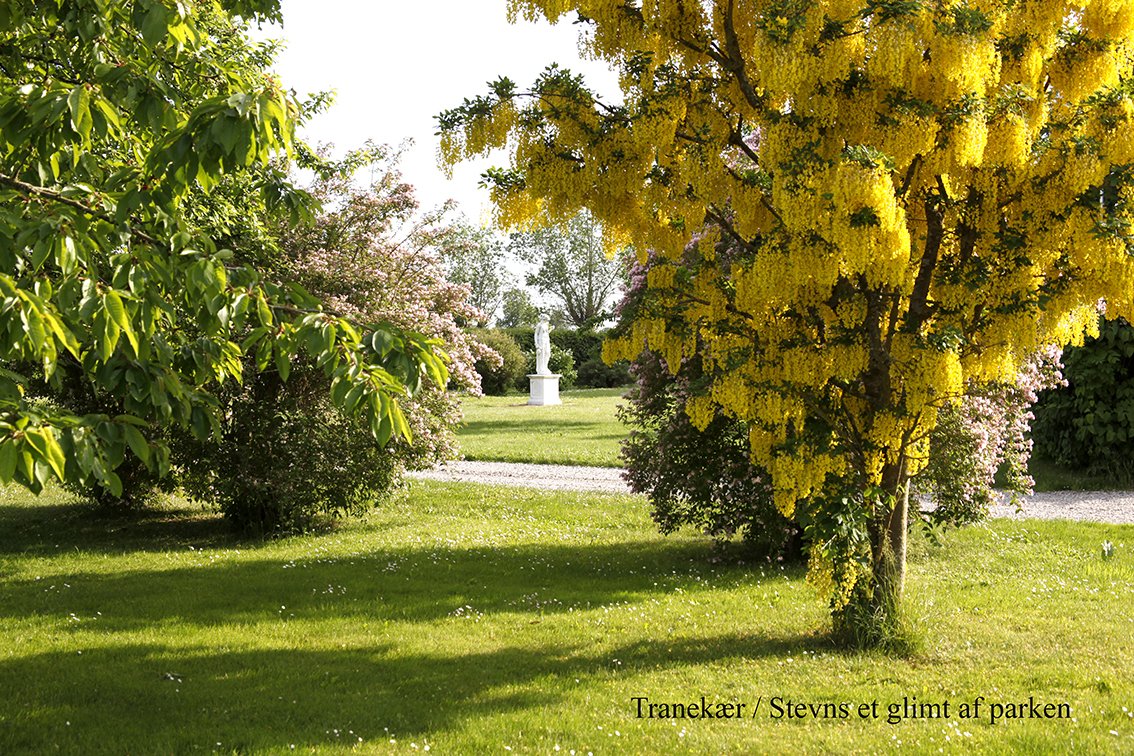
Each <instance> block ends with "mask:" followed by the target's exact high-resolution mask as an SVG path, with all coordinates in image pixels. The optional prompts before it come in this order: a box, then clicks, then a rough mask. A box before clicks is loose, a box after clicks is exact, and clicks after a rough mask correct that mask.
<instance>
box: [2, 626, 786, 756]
mask: <svg viewBox="0 0 1134 756" xmlns="http://www.w3.org/2000/svg"><path fill="white" fill-rule="evenodd" d="M801 647H803V648H806V647H807V644H806V643H802V644H801V642H800V641H799V639H796V638H758V637H749V636H745V635H740V634H727V635H717V636H713V637H708V638H703V639H680V640H675V641H668V642H664V643H651V642H646V641H635V642H632V643H627V644H624V645H622V646H617V647H615V648H614V649H613V650H609V649H608V650H606V651H602V652H595V651H593V650H587V649H582V648H580V647H577V646H573V647H564V646H554V647H545V648H503V649H498V650H492V651H484V652H476V651H474V652H470V653H465V654H438V655H423V654H412V653H411V654H406V653H400V652H398V650H397V649H395V648H392V647H390V646H389V645H382V644H376V645H374V646H371V647H368V648H362V649H357V648H354V649H344V650H310V649H303V650H295V649H279V650H233V649H226V648H216V649H213V648H204V647H195V648H175V647H170V646H165V645H161V644H142V645H121V646H104V647H98V648H88V649H86V650H85V651H84V652H83V653H82V655H78V654H75V653H73V652H72V653H60V652H48V653H41V654H35V655H31V656H25V657H18V658H15V659H7V660H4V661H0V681H3V682H4V683H5V684H4V685H2V686H0V711H2V712H4V714H2V715H0V751H4V752H6V753H14V752H25V751H27V752H36V751H43V750H56V749H61V750H63V751H76V752H77V751H80V750H81V751H82V752H87V753H90V752H97V751H99V750H102V751H105V752H118V753H121V752H132V751H138V750H143V751H145V752H152V753H157V752H162V753H172V752H183V751H188V750H196V749H205V750H215V749H218V748H219V749H220V750H223V751H226V752H240V751H249V750H263V749H271V750H287V749H289V748H290V746H292V745H295V746H296V748H297V749H305V748H309V747H314V746H335V745H344V746H346V745H349V744H351V743H356V744H357V743H358V740H359V738H361V739H362V740H363V742H364V743H368V744H370V745H371V746H373V745H376V744H377V743H384V742H386V741H388V740H389V738H390V737H391V736H394V737H396V738H398V739H399V741H400V742H405V740H408V739H409V738H411V737H417V738H419V739H420V737H421V736H432V737H436V736H437V735H438V734H439V733H444V732H445V731H451V730H458V729H459V728H460V726H461V723H462V721H463V720H466V719H470V718H483V717H491V716H495V715H502V714H503V715H507V714H510V713H513V712H519V713H524V712H531V713H532V714H534V715H535V716H536V717H538V718H539V721H543V722H548V723H553V722H554V716H555V715H554V707H557V706H560V705H564V703H565V699H566V698H567V696H569V695H570V693H569V691H572V690H585V689H587V688H591V689H592V690H593V688H594V687H595V686H596V685H605V684H608V683H612V684H613V685H615V686H620V687H621V685H620V683H619V682H618V681H617V679H616V677H617V676H624V677H628V678H630V679H631V680H633V678H634V676H635V675H636V674H637V673H648V674H653V673H655V672H657V671H659V670H671V669H680V668H682V667H688V666H699V665H715V664H720V663H722V662H737V661H741V660H744V659H754V658H760V657H766V656H783V655H785V654H787V653H789V652H798V651H799V650H800V648H801ZM612 658H616V659H618V660H619V661H620V662H621V664H620V665H618V666H617V667H614V668H612V665H611V660H612ZM576 680H578V681H579V682H578V683H576V682H575V681H576ZM568 683H570V684H568ZM578 685H582V686H583V687H582V688H579V687H577V686H578ZM625 687H626V689H625V690H624V691H623V690H619V695H622V694H623V693H624V694H625V700H624V701H623V700H615V701H610V699H609V698H608V699H607V701H608V705H611V704H613V705H616V706H617V707H618V708H619V709H621V710H622V711H623V712H624V713H625V717H626V718H627V719H630V718H631V717H632V716H633V709H632V708H631V707H632V704H631V702H630V696H633V695H649V693H650V691H640V690H636V689H634V687H635V684H634V682H630V683H629V684H628V685H626V686H625ZM589 695H590V693H588V696H589ZM602 698H603V693H602V692H601V691H600V693H599V695H598V699H599V701H602ZM599 705H602V704H601V703H600V704H599ZM614 716H616V717H617V716H619V713H618V712H617V711H616V712H615V714H614ZM92 729H99V730H101V731H102V732H104V733H106V735H107V736H108V737H110V738H112V739H110V740H108V741H106V742H105V743H103V744H101V745H102V747H101V748H100V743H99V742H98V741H97V740H95V741H91V740H90V737H91V734H90V733H91V730H92Z"/></svg>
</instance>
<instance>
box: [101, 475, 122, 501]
mask: <svg viewBox="0 0 1134 756" xmlns="http://www.w3.org/2000/svg"><path fill="white" fill-rule="evenodd" d="M102 482H103V484H104V485H105V486H106V487H107V488H108V489H109V490H110V493H112V494H114V496H115V497H116V498H119V499H121V498H122V479H121V478H119V477H118V475H117V473H115V472H113V471H111V470H107V471H106V477H105V478H103V481H102Z"/></svg>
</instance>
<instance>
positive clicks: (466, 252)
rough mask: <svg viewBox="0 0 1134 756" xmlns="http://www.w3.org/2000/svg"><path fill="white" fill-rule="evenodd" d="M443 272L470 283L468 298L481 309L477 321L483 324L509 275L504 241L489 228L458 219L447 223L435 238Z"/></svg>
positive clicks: (492, 313)
mask: <svg viewBox="0 0 1134 756" xmlns="http://www.w3.org/2000/svg"><path fill="white" fill-rule="evenodd" d="M437 247H438V250H439V251H440V253H441V260H442V262H443V263H444V266H445V275H446V278H448V279H449V280H450V281H452V282H453V283H455V284H462V285H464V286H467V287H469V299H468V302H469V304H471V305H472V306H473V307H475V308H476V309H477V310H479V311H480V313H481V314H480V316H479V318H478V320H477V322H476V323H473V324H472V325H478V326H485V325H487V324H488V323H489V322H490V321H491V320H492V319H493V318H494V317H496V311H497V310H499V309H500V305H501V303H502V301H503V295H504V287H505V286H507V285H508V283H510V276H509V275H508V270H507V268H506V267H505V264H504V243H503V242H502V241H501V240H500V238H499V237H498V236H497V235H496V234H495V233H494V232H493V231H492V229H490V228H484V227H477V226H474V225H472V224H471V223H469V222H468V221H467V220H464V219H461V220H457V221H455V222H453V223H451V224H449V225H448V226H447V227H446V229H445V233H444V234H443V235H441V236H440V237H439V238H438V239H437Z"/></svg>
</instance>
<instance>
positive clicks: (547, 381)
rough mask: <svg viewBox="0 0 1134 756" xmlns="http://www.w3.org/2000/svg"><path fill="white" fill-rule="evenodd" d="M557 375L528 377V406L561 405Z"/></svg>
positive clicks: (531, 375)
mask: <svg viewBox="0 0 1134 756" xmlns="http://www.w3.org/2000/svg"><path fill="white" fill-rule="evenodd" d="M561 377H562V376H560V375H559V374H558V373H554V374H552V375H535V374H529V375H528V389H529V391H528V404H531V405H535V406H538V407H543V406H545V405H548V404H562V403H563V402H561V401H559V379H560V378H561Z"/></svg>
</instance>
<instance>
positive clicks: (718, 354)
mask: <svg viewBox="0 0 1134 756" xmlns="http://www.w3.org/2000/svg"><path fill="white" fill-rule="evenodd" d="M512 9H513V11H514V12H516V13H517V14H519V15H525V16H532V17H534V16H544V17H546V18H548V19H549V20H552V21H554V20H557V19H558V18H560V17H561V16H563V15H564V13H566V12H568V11H570V10H575V11H578V14H579V16H580V19H581V20H582V21H584V22H585V23H586V29H587V34H586V35H585V37H584V40H583V43H584V45H585V46H587V48H588V49H589V52H591V53H592V54H593V55H594V56H596V57H598V58H602V59H604V60H607V61H610V62H611V63H612V64H613V65H615V66H617V67H618V69H619V72H620V74H621V80H620V81H621V86H622V89H623V93H622V94H623V97H622V103H623V104H621V105H617V104H610V103H604V102H601V101H600V100H599V99H598V98H597V97H596V96H595V95H594V93H592V92H591V91H589V90H588V89H587V88H586V87H585V86H584V85H583V83H582V81H581V80H580V79H579V78H578V77H575V76H572V75H571V74H570V73H569V72H566V71H563V70H560V69H558V68H555V67H551V68H549V69H548V70H547V71H546V72H545V73H544V74H543V75H542V76H541V77H540V78H539V79H538V80H537V81H536V83H535V85H534V87H533V88H532V89H531V90H530V91H527V92H524V91H520V90H518V89H517V88H516V86H515V84H514V83H513V82H511V81H510V80H508V79H500V80H499V81H497V82H495V83H494V84H493V85H492V87H491V91H490V92H489V94H487V95H485V96H482V97H479V98H476V99H473V100H468V101H466V102H465V103H464V105H462V106H461V107H459V108H456V109H454V110H452V111H449V112H447V113H444V114H442V115H441V116H440V118H439V121H440V125H441V128H442V131H443V136H442V150H443V152H444V154H445V155H446V156H447V159H448V160H450V161H456V160H460V159H462V158H464V157H466V156H471V155H475V154H483V153H485V152H487V151H490V150H492V149H496V148H506V149H509V150H510V153H511V166H510V167H509V168H507V169H496V170H493V171H491V172H490V173H489V174H488V180H489V181H490V182H491V183H492V191H493V198H494V200H495V202H496V204H497V207H498V212H499V215H500V219H501V221H503V222H505V223H520V222H524V221H526V220H528V219H530V218H532V217H533V216H537V215H538V214H539V213H546V212H551V213H553V214H554V215H555V216H556V217H558V218H560V219H565V218H568V217H570V216H571V215H572V214H574V213H575V212H576V211H577V210H578V209H579V208H582V207H586V208H588V209H589V210H590V211H591V212H592V213H593V215H594V217H595V219H596V220H597V221H598V222H600V223H601V224H602V226H603V228H604V231H605V233H606V235H607V244H608V246H618V245H620V244H623V243H625V241H626V240H633V242H634V245H635V247H636V248H637V249H639V250H641V251H642V252H641V254H642V255H644V254H645V250H651V249H652V250H653V251H654V253H655V254H656V255H658V257H659V258H660V259H662V260H664V261H666V263H667V264H665V265H657V266H655V267H654V268H653V269H652V270H651V271H650V274H649V278H648V281H647V284H648V287H649V292H648V293H649V294H650V296H647V297H645V298H644V299H643V302H642V303H641V305H639V306H638V307H636V308H635V309H634V310H633V311H632V312H629V313H627V315H628V317H629V318H630V319H631V322H632V325H628V326H627V327H625V328H624V330H623V333H622V337H621V338H620V339H618V340H617V341H616V342H615V343H613V344H611V347H610V349H609V353H608V356H610V357H619V356H624V357H633V356H634V355H636V354H637V353H638V352H639V351H640V350H641V349H642V348H643V346H649V347H650V348H652V349H655V350H656V351H658V352H660V353H661V354H662V355H663V356H664V358H665V360H666V362H667V364H668V366H669V369H670V370H671V371H676V370H678V368H679V366H680V364H681V360H682V359H683V357H685V356H688V355H691V354H693V353H695V352H696V350H697V345H698V343H699V340H703V341H704V342H705V343H706V348H705V350H704V351H703V353H702V354H701V359H702V370H703V372H704V380H703V381H702V382H701V385H700V386H699V387H698V388H699V391H698V395H697V396H694V397H692V398H691V399H690V400H689V402H688V403H687V404H686V410H687V412H688V413H689V415H690V417H691V419H692V420H693V422H694V424H695V425H696V426H697V427H702V428H703V427H706V426H707V425H708V423H710V422H711V421H712V419H713V417H714V416H716V415H717V414H721V413H724V414H726V415H729V416H733V417H737V418H739V419H741V420H743V421H744V422H745V423H746V424H747V426H748V429H749V443H750V448H751V453H752V456H753V459H754V460H755V461H756V462H758V463H759V464H760V465H761V466H762V467H764V468H765V469H767V470H768V471H769V473H770V475H771V481H772V487H773V497H774V500H775V503H776V506H777V507H778V508H779V510H780V511H781V512H782V513H783V514H784V515H785V516H794V515H795V514H796V512H797V511H798V512H800V513H801V514H802V515H805V517H806V521H807V523H808V524H807V528H808V531H809V542H810V544H811V547H810V555H809V564H810V570H809V577H810V579H811V581H812V582H813V583H815V584H816V585H817V586H818V587H820V589H821V591H822V592H823V594H824V595H826V596H828V597H829V598H830V604H831V609H832V611H833V617H834V620H835V626H836V629H837V630H838V631H839V632H840V633H844V634H846V635H847V636H848V637H852V638H853V639H855V640H857V641H858V642H862V643H879V642H882V641H883V640H885V638H886V637H887V633H888V632H889V631H890V630H892V629H893V626H894V622H893V621H894V620H895V618H896V617H897V615H898V609H899V607H900V600H901V594H902V588H903V585H904V577H905V569H904V566H905V544H906V531H907V511H908V492H909V486H908V483H909V480H910V478H911V476H913V475H914V474H916V473H917V472H918V471H919V470H920V469H922V468H923V467H924V466H925V464H926V462H927V459H928V456H927V455H928V445H929V435H930V433H931V432H932V430H933V428H934V426H935V424H936V419H937V413H938V411H939V410H940V409H941V408H942V407H946V406H948V405H951V404H953V403H955V402H956V401H958V399H959V398H960V396H961V395H962V394H963V392H964V389H965V386H966V385H968V384H970V383H974V382H975V383H980V382H987V381H1001V382H1006V383H1010V382H1012V381H1013V380H1014V379H1015V376H1016V374H1017V373H1018V370H1019V367H1020V365H1021V364H1022V363H1023V362H1024V360H1025V359H1026V358H1027V357H1028V356H1029V355H1031V354H1034V353H1036V352H1037V351H1039V350H1041V349H1043V348H1045V347H1047V346H1049V345H1051V346H1060V345H1063V344H1065V343H1068V342H1074V341H1076V340H1079V339H1081V338H1082V337H1083V335H1084V334H1085V333H1086V332H1089V331H1091V330H1093V329H1094V328H1095V323H1096V311H1095V305H1096V303H1097V302H1099V301H1100V300H1102V301H1104V302H1105V304H1106V308H1107V311H1108V313H1109V314H1111V315H1112V316H1117V315H1121V316H1129V314H1130V313H1131V311H1132V310H1134V285H1132V284H1134V264H1132V258H1131V256H1130V237H1129V236H1128V234H1127V229H1128V228H1129V223H1130V220H1131V218H1130V207H1129V204H1128V202H1129V197H1130V191H1131V188H1130V176H1131V172H1130V170H1129V169H1128V168H1127V166H1129V165H1130V164H1131V163H1132V162H1134V129H1132V128H1131V119H1132V117H1134V101H1132V97H1131V87H1130V73H1131V72H1130V58H1129V57H1128V56H1127V54H1126V53H1125V51H1126V50H1127V49H1129V45H1130V44H1131V42H1132V39H1131V37H1132V35H1134V14H1130V13H1128V12H1126V4H1125V3H1124V2H1120V1H1119V0H1099V1H1098V2H1092V3H1090V4H1089V5H1084V4H1083V3H1080V2H1019V3H1014V4H1002V5H999V4H998V5H979V6H978V5H968V4H945V3H936V2H918V1H917V0H913V1H910V0H881V1H878V2H870V3H864V2H856V1H855V0H832V1H831V2H819V1H816V2H801V3H792V4H784V3H780V2H758V1H755V0H752V1H747V2H746V1H744V0H715V2H707V3H683V4H670V3H663V4H648V3H643V4H640V5H639V4H637V3H630V4H622V3H608V2H605V1H602V0H578V1H577V2H572V3H563V2H550V0H516V1H515V2H513V3H512ZM722 241H727V242H728V243H732V244H735V245H737V246H738V248H739V249H741V250H743V251H744V254H743V255H740V256H738V257H735V258H732V257H730V258H728V260H727V262H725V261H723V260H722V259H721V258H720V257H719V256H718V255H717V249H718V245H719V244H720V243H721V242H722Z"/></svg>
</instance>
